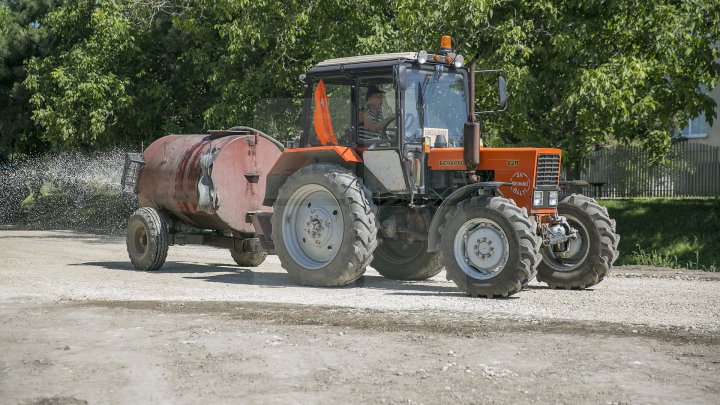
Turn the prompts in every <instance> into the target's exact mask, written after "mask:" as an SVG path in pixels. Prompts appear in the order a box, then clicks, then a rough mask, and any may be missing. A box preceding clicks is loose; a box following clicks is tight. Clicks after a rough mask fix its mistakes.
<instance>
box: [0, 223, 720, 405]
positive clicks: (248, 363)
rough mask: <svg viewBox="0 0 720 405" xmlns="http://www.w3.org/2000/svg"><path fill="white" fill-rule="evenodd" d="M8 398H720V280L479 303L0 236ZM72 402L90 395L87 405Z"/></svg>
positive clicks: (414, 290)
mask: <svg viewBox="0 0 720 405" xmlns="http://www.w3.org/2000/svg"><path fill="white" fill-rule="evenodd" d="M0 251H2V252H3V254H4V259H3V261H2V262H0V323H1V324H2V327H1V328H0V346H1V347H2V349H3V350H2V351H1V352H0V403H33V402H39V401H43V400H44V401H46V402H47V401H55V402H56V403H76V402H77V403H82V402H83V401H87V402H88V403H136V402H142V403H160V402H163V403H165V402H172V403H197V402H201V401H203V402H205V401H211V402H238V401H243V402H248V403H280V402H313V403H316V402H320V403H323V402H324V403H336V402H340V401H342V402H391V403H393V402H403V403H408V402H409V403H437V402H459V403H477V402H490V403H509V402H564V403H576V402H592V403H598V402H602V403H607V402H610V403H620V402H639V403H646V402H654V403H657V402H688V401H690V402H695V403H717V402H718V399H720V384H719V383H720V377H719V376H720V373H719V372H718V371H719V370H718V369H720V350H718V346H719V344H720V339H719V338H718V331H719V330H720V313H719V311H720V292H719V291H718V288H719V287H720V283H718V277H716V275H712V274H708V273H697V272H689V271H682V272H678V271H670V272H658V271H650V270H649V269H637V268H621V269H619V270H618V271H616V272H615V273H613V274H611V276H610V277H609V278H608V279H606V280H605V281H603V283H601V284H600V285H598V286H597V287H595V288H594V289H593V290H591V291H554V290H549V289H546V288H544V287H543V286H542V285H540V284H536V283H533V284H532V285H531V287H530V289H528V290H526V291H523V292H521V293H519V294H517V295H516V296H515V297H513V298H511V299H505V300H487V299H471V298H469V297H465V296H463V295H461V294H459V293H457V292H456V291H455V290H454V288H453V284H452V283H450V282H447V281H445V280H444V274H443V273H441V274H440V275H439V276H438V277H435V278H433V279H431V280H428V281H425V282H415V283H408V282H397V281H392V280H387V279H384V278H382V277H380V276H379V275H377V273H376V272H374V271H372V270H370V271H368V274H367V275H366V276H365V277H363V279H361V281H360V282H359V283H358V284H356V285H354V286H351V287H349V288H341V289H317V288H306V287H298V286H295V285H293V284H292V281H291V280H290V278H289V277H288V276H287V275H286V274H285V273H284V272H283V271H282V269H280V267H279V264H278V263H277V260H276V258H273V257H271V258H270V259H269V261H268V262H266V263H265V264H263V265H262V266H261V267H259V268H257V269H253V270H250V269H241V268H238V267H237V266H233V265H232V263H233V262H232V259H231V258H230V255H229V253H228V252H223V251H221V250H215V249H211V248H200V247H176V248H171V251H170V255H169V257H168V263H167V264H166V267H165V268H164V271H160V272H157V273H143V272H135V271H132V270H131V269H130V266H129V264H128V263H127V257H126V253H125V247H124V243H123V240H122V239H120V238H112V237H101V236H94V235H84V234H76V233H72V232H39V231H18V230H3V231H0ZM78 401H79V402H78Z"/></svg>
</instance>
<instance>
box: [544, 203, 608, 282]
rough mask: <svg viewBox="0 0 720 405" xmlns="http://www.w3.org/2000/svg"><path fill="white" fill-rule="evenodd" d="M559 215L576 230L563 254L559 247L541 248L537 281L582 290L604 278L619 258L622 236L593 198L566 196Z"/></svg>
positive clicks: (560, 206) (559, 205)
mask: <svg viewBox="0 0 720 405" xmlns="http://www.w3.org/2000/svg"><path fill="white" fill-rule="evenodd" d="M558 214H559V215H562V216H564V217H565V218H566V219H567V222H568V224H569V225H570V226H571V227H573V228H574V229H575V230H576V231H577V237H576V238H574V239H570V240H569V241H568V242H567V246H565V248H564V249H563V250H562V251H560V250H559V249H557V247H556V246H552V245H550V246H546V247H543V248H542V249H541V253H542V263H540V265H539V266H538V275H537V279H538V281H544V282H546V283H547V284H548V285H549V286H550V288H566V289H583V288H587V287H590V286H593V285H595V284H597V283H599V282H600V281H602V279H603V278H604V277H605V275H606V274H607V273H608V271H609V270H610V268H611V267H612V264H613V262H615V259H617V257H618V250H617V246H618V242H620V236H618V234H617V233H615V221H614V220H612V219H610V216H609V215H608V212H607V209H605V208H604V207H602V206H600V205H599V204H598V203H597V201H595V200H594V199H592V198H589V197H586V196H584V195H579V194H571V195H568V196H566V197H565V198H563V199H562V201H560V204H558Z"/></svg>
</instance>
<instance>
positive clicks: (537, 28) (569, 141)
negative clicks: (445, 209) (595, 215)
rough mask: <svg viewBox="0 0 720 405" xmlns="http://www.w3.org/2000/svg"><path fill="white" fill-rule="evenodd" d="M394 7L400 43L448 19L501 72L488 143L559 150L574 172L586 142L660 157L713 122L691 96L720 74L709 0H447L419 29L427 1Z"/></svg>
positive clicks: (714, 10) (718, 29) (702, 101)
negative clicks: (692, 126)
mask: <svg viewBox="0 0 720 405" xmlns="http://www.w3.org/2000/svg"><path fill="white" fill-rule="evenodd" d="M402 3H403V4H404V6H403V7H401V8H400V12H399V16H398V20H400V22H399V26H400V27H401V30H403V31H404V32H403V33H402V35H401V37H403V38H423V37H424V38H428V37H427V36H426V35H430V36H432V35H435V36H437V35H438V34H440V32H447V33H449V32H452V27H451V26H450V25H451V24H452V23H449V22H447V21H448V19H447V18H442V16H443V15H451V16H457V17H458V18H462V20H461V21H462V24H457V30H455V35H456V36H457V37H458V39H460V41H459V45H461V46H463V48H464V53H466V54H470V55H471V54H473V53H475V52H479V53H480V56H481V57H480V61H481V66H483V67H502V68H505V69H506V70H507V72H508V75H509V78H510V80H511V81H510V92H511V93H510V94H511V98H510V107H509V111H508V113H507V114H504V115H501V116H498V117H495V118H492V120H488V122H487V124H488V125H487V129H488V135H490V136H491V137H494V139H495V142H498V139H499V138H504V139H510V140H514V141H515V142H516V143H519V144H529V145H538V146H556V147H561V148H563V149H564V151H565V153H566V160H567V162H568V163H569V166H570V168H571V170H572V171H573V172H575V173H577V171H578V170H579V168H580V166H581V164H582V159H583V157H584V156H585V155H586V153H587V151H588V148H589V147H590V145H591V143H593V142H600V143H602V142H604V141H606V140H608V139H615V140H619V141H620V142H624V143H629V142H638V143H640V144H641V145H643V146H644V148H645V149H646V150H648V151H650V152H651V153H652V154H653V155H654V157H655V158H656V160H659V159H661V158H662V156H663V155H664V153H665V152H666V151H667V148H668V147H669V144H670V137H671V136H672V135H673V134H674V133H675V132H676V131H677V130H678V129H680V128H682V127H683V126H684V125H685V123H686V122H687V120H688V118H692V117H694V116H697V115H698V114H699V113H700V112H703V111H704V112H705V114H706V116H707V117H708V118H711V119H712V118H714V117H715V113H714V106H715V103H714V102H713V100H712V99H711V98H710V97H709V96H707V95H706V94H704V93H703V92H702V91H701V88H702V87H703V86H704V87H706V88H708V89H712V88H713V87H714V86H715V84H716V83H717V79H718V75H719V74H720V65H718V62H717V59H718V57H719V56H720V54H719V53H718V47H717V46H718V44H719V43H720V25H719V24H718V21H720V3H718V2H717V1H711V0H696V1H682V0H658V1H653V2H646V1H642V0H605V1H591V2H588V1H582V0H574V1H557V0H536V1H511V2H504V1H503V2H500V1H477V0H475V1H465V0H463V1H455V0H453V1H449V2H446V3H444V5H443V6H442V7H441V8H438V9H436V10H434V11H432V12H430V14H428V15H426V19H425V21H428V22H429V25H430V26H429V27H428V26H427V24H426V25H417V24H415V25H413V24H411V22H412V21H413V20H415V19H416V18H417V15H418V14H419V10H430V7H431V3H432V2H429V1H428V2H425V1H419V0H413V1H407V2H402ZM450 21H452V20H450ZM479 94H480V96H481V97H480V99H481V100H482V101H484V102H488V100H487V98H486V97H483V94H487V92H485V93H484V92H482V91H481V92H479Z"/></svg>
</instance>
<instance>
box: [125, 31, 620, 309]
mask: <svg viewBox="0 0 720 405" xmlns="http://www.w3.org/2000/svg"><path fill="white" fill-rule="evenodd" d="M451 43H452V42H451V39H450V37H448V36H443V38H442V40H441V45H440V48H439V49H438V50H437V51H432V52H428V51H425V50H421V51H419V52H406V53H391V54H378V55H366V56H355V57H346V58H338V59H330V60H326V61H323V62H321V63H318V64H317V65H316V66H314V67H313V68H312V69H310V70H309V71H308V72H307V73H306V74H305V75H302V76H301V77H300V79H301V81H302V84H303V87H304V103H303V110H302V114H301V120H300V121H301V127H302V128H301V131H300V133H299V136H298V137H297V138H296V139H293V140H292V141H288V142H287V144H286V145H282V144H281V143H279V142H278V141H276V140H275V139H273V138H272V137H270V136H268V135H266V134H265V133H263V132H262V131H260V130H257V129H253V128H249V127H233V128H230V129H228V130H220V131H210V132H209V133H208V134H203V135H170V136H166V137H163V138H160V139H158V140H157V141H155V142H154V143H153V144H151V145H150V146H149V147H148V148H147V150H145V152H144V153H143V154H128V156H127V158H126V165H125V171H124V174H123V187H124V188H125V189H126V190H127V191H129V192H134V193H137V194H138V197H139V201H140V204H141V206H142V208H140V209H139V210H138V211H136V213H135V214H133V216H132V217H131V218H130V221H129V225H128V234H127V246H128V253H129V256H130V259H131V261H132V262H133V264H134V265H135V267H136V268H138V269H141V270H157V269H159V268H160V267H161V266H162V265H163V263H164V261H165V258H166V256H167V246H168V245H172V244H191V243H199V244H207V245H213V246H216V247H220V248H226V249H229V250H230V251H231V253H232V256H233V258H234V259H235V261H236V262H237V263H238V264H239V265H241V266H246V267H251V266H257V265H259V264H260V263H262V261H263V260H264V258H265V257H266V255H267V254H277V255H278V257H279V259H280V263H281V265H282V267H283V268H284V269H285V270H286V271H287V272H288V273H289V274H290V275H291V276H292V277H293V279H294V280H295V281H296V282H297V283H299V284H301V285H308V286H321V287H339V286H345V285H348V284H350V283H353V282H355V281H356V280H357V279H358V278H360V277H361V276H362V275H363V274H364V273H365V270H366V268H367V267H368V266H372V267H373V268H375V269H376V270H377V271H378V272H379V273H380V274H381V275H383V276H385V277H389V278H392V279H397V280H424V279H427V278H430V277H433V276H435V275H436V274H438V273H439V272H440V271H441V270H442V269H443V268H444V269H445V271H446V275H447V278H448V280H452V281H453V282H454V283H455V284H456V285H457V288H458V289H459V290H460V291H462V292H464V293H466V294H468V295H471V296H473V297H477V296H481V297H507V296H510V295H513V294H515V293H517V292H519V291H521V290H522V289H523V288H524V287H525V286H526V285H527V284H528V283H529V282H530V281H531V280H532V279H533V278H535V277H537V279H538V280H539V281H542V282H545V283H547V284H548V285H549V286H550V287H551V288H566V289H584V288H587V287H590V286H593V285H595V284H597V283H599V282H600V281H601V280H602V279H603V277H605V275H606V274H607V273H608V271H609V270H610V268H611V267H612V264H613V262H614V261H615V259H616V258H617V256H618V250H617V245H618V241H619V236H618V235H617V233H616V229H615V221H614V220H612V219H610V217H609V215H608V212H607V210H606V209H605V208H604V207H602V206H600V205H599V204H598V203H597V202H596V201H595V200H593V199H592V198H589V197H586V196H583V195H580V194H573V193H570V192H568V191H567V190H569V189H570V188H571V187H574V188H575V189H577V188H579V186H582V182H579V181H561V180H560V177H561V157H562V152H561V150H559V149H555V148H491V147H485V146H484V145H483V142H482V137H481V129H482V125H481V123H482V121H481V118H482V117H484V116H487V115H491V114H496V113H500V112H502V111H503V110H504V109H505V107H506V104H507V97H506V80H505V78H504V72H503V71H501V70H480V71H476V65H477V61H478V57H477V56H475V57H473V58H472V60H471V61H470V62H469V63H468V64H466V63H465V61H464V57H463V56H462V55H460V54H458V53H456V52H455V51H454V50H453V49H452V45H451ZM478 74H482V75H491V76H490V77H492V78H495V77H497V92H498V96H499V97H498V105H497V106H496V107H495V108H493V109H489V110H486V111H480V112H476V111H475V88H476V86H475V80H476V79H475V78H476V75H478ZM485 77H488V76H485Z"/></svg>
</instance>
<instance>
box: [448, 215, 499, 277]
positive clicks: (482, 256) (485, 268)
mask: <svg viewBox="0 0 720 405" xmlns="http://www.w3.org/2000/svg"><path fill="white" fill-rule="evenodd" d="M454 253H455V261H456V262H457V264H458V266H460V269H461V270H462V271H463V273H465V274H467V275H468V276H470V277H472V278H474V279H478V280H487V279H490V278H492V277H495V276H496V275H498V274H499V273H500V272H501V271H502V269H503V268H504V267H505V265H506V264H507V261H508V258H509V257H510V245H509V243H508V238H507V235H506V234H505V231H503V230H502V228H501V227H500V226H499V225H498V224H497V223H496V222H495V221H492V220H489V219H486V218H473V219H471V220H469V221H467V222H465V223H464V224H463V225H462V226H461V227H460V229H459V230H458V232H457V234H455V241H454Z"/></svg>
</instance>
